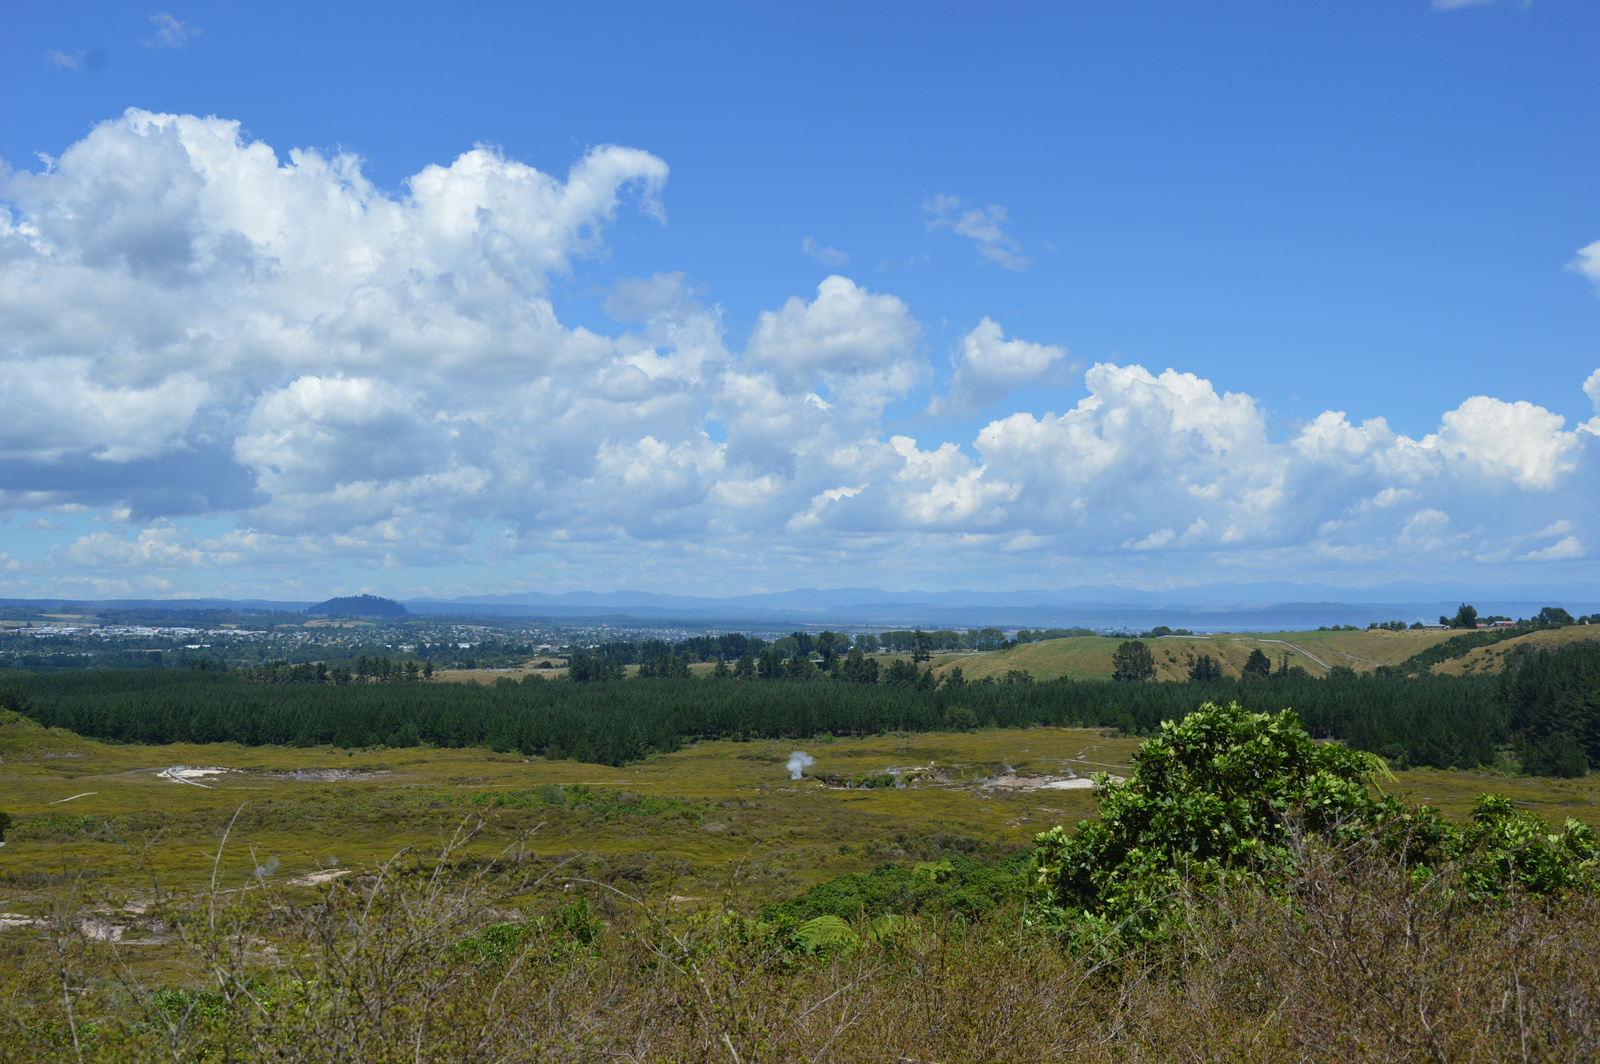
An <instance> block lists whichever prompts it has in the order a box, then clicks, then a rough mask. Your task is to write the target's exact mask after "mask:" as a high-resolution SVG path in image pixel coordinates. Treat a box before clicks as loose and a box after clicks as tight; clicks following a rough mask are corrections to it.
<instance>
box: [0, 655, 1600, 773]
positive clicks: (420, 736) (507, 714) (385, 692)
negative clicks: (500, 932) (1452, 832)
mask: <svg viewBox="0 0 1600 1064" xmlns="http://www.w3.org/2000/svg"><path fill="white" fill-rule="evenodd" d="M0 689H3V690H4V694H5V696H6V699H7V702H8V704H10V705H11V706H12V707H14V708H16V709H19V710H20V711H22V712H24V713H26V714H27V715H28V716H30V717H32V718H33V719H34V720H36V721H38V722H39V723H40V724H43V725H46V726H47V727H62V728H67V729H70V730H72V731H75V732H77V733H79V734H80V735H85V736H90V737H94V738H101V739H109V740H115V741H120V742H137V743H172V742H197V743H206V742H238V743H245V744H251V745H257V744H282V745H299V746H309V745H317V744H334V745H337V746H346V747H361V746H378V745H387V746H414V745H417V744H420V743H428V744H432V745H436V746H449V747H461V746H478V745H484V746H489V747H492V748H494V749H496V750H502V751H509V750H517V751H520V752H522V753H523V754H526V755H530V756H531V755H540V756H544V757H550V758H565V757H571V758H575V759H578V760H583V761H592V762H602V763H606V764H612V765H619V764H623V763H626V762H629V761H637V760H640V759H642V758H645V757H648V756H650V755H651V754H655V753H663V752H667V751H671V750H675V749H678V748H680V747H681V746H682V745H683V744H684V743H686V742H692V741H695V740H700V739H756V738H760V739H806V738H810V737H813V736H817V735H821V734H824V733H828V734H834V735H871V734H877V733H881V732H886V731H937V730H944V729H961V728H971V727H1005V728H1021V727H1028V726H1030V725H1033V724H1043V725H1057V726H1089V727H1109V728H1116V729H1119V730H1122V731H1124V732H1128V733H1136V734H1149V733H1150V732H1152V731H1154V730H1155V729H1156V728H1157V727H1158V726H1159V724H1160V722H1161V721H1164V720H1177V719H1180V718H1182V717H1183V716H1184V715H1186V714H1187V713H1188V712H1190V711H1191V710H1193V709H1194V708H1195V707H1197V706H1199V705H1200V704H1201V703H1203V702H1207V701H1219V702H1220V701H1238V702H1240V703H1242V704H1244V705H1245V706H1247V707H1249V708H1251V709H1255V710H1263V711H1267V710H1271V711H1276V710H1278V709H1282V708H1284V707H1290V708H1293V709H1294V710H1296V711H1297V712H1298V713H1299V714H1300V717H1301V719H1302V720H1303V721H1304V723H1305V725H1306V727H1307V729H1308V730H1309V731H1310V732H1311V733H1312V734H1313V735H1316V736H1319V737H1323V738H1335V739H1342V740H1345V741H1346V742H1348V743H1349V744H1350V745H1352V746H1354V747H1356V748H1358V749H1363V750H1370V751H1374V752H1377V753H1380V754H1382V755H1383V756H1384V757H1386V758H1389V759H1391V760H1394V761H1396V762H1398V763H1399V764H1401V765H1433V766H1436V767H1440V768H1445V767H1450V766H1460V767H1467V766H1475V765H1485V764H1496V763H1498V762H1499V761H1500V760H1501V758H1502V755H1503V751H1504V750H1506V749H1513V750H1516V751H1520V752H1521V755H1522V756H1523V757H1524V758H1525V759H1528V760H1529V761H1530V762H1531V763H1537V764H1538V765H1540V766H1542V767H1543V768H1544V770H1545V771H1548V772H1552V773H1559V774H1575V773H1577V772H1581V771H1584V770H1586V769H1587V766H1588V763H1589V762H1590V761H1591V760H1596V759H1600V647H1595V646H1581V645H1580V646H1573V647H1568V648H1566V649H1563V650H1560V651H1556V652H1553V653H1550V654H1546V655H1540V656H1539V657H1538V658H1536V659H1534V660H1532V661H1530V662H1529V663H1528V664H1527V665H1525V666H1523V667H1522V668H1520V669H1518V670H1516V671H1515V672H1512V673H1508V674H1507V675H1506V676H1505V677H1441V676H1419V677H1412V678H1401V677H1379V676H1366V677H1359V678H1358V677H1354V676H1350V675H1345V676H1340V677H1336V678H1332V679H1323V680H1319V679H1312V678H1309V677H1306V676H1304V675H1289V676H1282V677H1278V676H1274V677H1270V678H1263V679H1255V680H1244V681H1241V680H1226V679H1224V680H1218V681H1214V682H1177V683H1116V682H1102V681H1084V682H1073V681H1068V680H1057V681H1051V682H1048V683H1026V682H1017V683H998V684H965V685H959V686H951V685H948V684H944V685H939V686H931V685H929V686H924V685H920V684H918V685H891V684H855V683H843V682H839V681H835V680H828V679H820V678H819V679H812V680H769V681H763V680H739V679H732V678H707V679H692V678H681V677H664V678H649V679H634V680H613V681H610V682H596V683H575V682H572V681H550V680H543V679H529V680H525V681H523V682H521V683H513V682H511V681H509V680H508V681H505V682H501V683H496V684H494V685H489V686H485V685H479V684H442V683H429V682H426V681H422V680H405V679H396V680H393V681H392V682H387V683H349V684H331V683H305V684H297V683H287V684H274V683H258V682H251V680H250V679H248V678H247V677H246V676H244V675H241V674H237V673H220V672H205V671H196V670H162V669H152V670H140V671H130V670H103V671H102V670H92V671H84V672H74V673H66V672H63V673H55V674H49V675H41V674H35V673H10V674H6V675H3V676H0Z"/></svg>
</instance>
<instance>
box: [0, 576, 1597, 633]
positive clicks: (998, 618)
mask: <svg viewBox="0 0 1600 1064" xmlns="http://www.w3.org/2000/svg"><path fill="white" fill-rule="evenodd" d="M1462 602H1470V603H1472V604H1473V605H1475V606H1477V608H1478V612H1479V613H1480V614H1504V615H1507V616H1511V617H1531V616H1533V615H1534V614H1536V613H1538V612H1539V610H1540V609H1542V608H1543V607H1545V606H1561V607H1564V608H1565V609H1567V610H1569V611H1570V612H1572V613H1574V614H1577V615H1585V614H1590V613H1596V612H1600V583H1591V584H1573V585H1565V586H1552V585H1511V586H1501V587H1496V586H1492V585H1487V586H1485V585H1468V584H1444V583H1440V584H1429V583H1422V582H1407V583H1392V584H1384V585H1379V586H1375V587H1368V588H1338V587H1333V586H1330V585H1326V584H1296V583H1291V582H1288V581H1274V582H1262V583H1249V584H1246V583H1234V584H1204V585H1199V586H1194V587H1185V588H1171V589H1163V590H1157V591H1145V590H1139V589H1134V588H1124V587H1115V586H1107V585H1099V586H1083V587H1073V588H1063V589H1018V590H1010V591H970V590H956V591H885V590H883V589H881V588H859V587H852V588H825V589H819V588H796V589H793V590H789V591H778V592H759V593H754V594H742V595H729V596H725V597H715V598H714V597H710V596H696V595H670V594H662V593H660V592H653V591H569V592H561V593H543V592H521V593H515V594H505V595H470V596H464V597H461V598H454V599H429V598H423V599H411V600H407V601H406V602H405V603H404V605H402V604H401V603H399V602H395V601H393V600H391V599H383V598H379V597H377V596H373V595H357V596H346V597H342V598H335V599H329V600H328V601H327V602H322V603H317V604H315V605H309V606H308V605H307V604H305V603H300V602H264V601H261V600H248V601H229V600H225V599H199V600H196V599H187V600H181V599H122V600H110V601H107V600H100V601H91V602H77V603H73V602H71V601H70V600H66V599H57V598H34V599H0V607H4V606H34V607H45V608H55V607H57V606H69V605H78V606H87V607H92V608H100V609H107V608H110V609H132V608H146V609H157V608H161V609H168V610H172V611H174V612H181V611H186V610H192V611H196V612H197V613H198V611H202V610H207V609H210V610H216V609H231V610H237V611H239V612H260V611H273V612H297V613H298V612H301V611H304V612H305V613H306V614H318V613H321V614H329V615H331V614H335V613H337V614H341V615H345V616H366V617H378V618H399V617H406V616H418V615H421V616H428V617H446V616H455V617H481V618H501V619H506V620H511V619H526V620H544V621H552V622H557V623H560V622H571V623H577V622H581V623H586V624H594V625H605V624H610V625H616V626H618V627H627V626H630V625H639V624H645V625H663V626H670V625H674V624H681V625H683V626H685V627H706V628H722V629H747V630H772V629H779V628H784V629H787V628H792V627H811V628H817V627H827V626H829V625H836V626H839V627H853V628H916V627H922V628H975V627H987V626H994V627H1000V628H1071V627H1079V626H1082V627H1086V628H1096V629H1101V630H1107V629H1114V630H1118V631H1121V630H1126V629H1136V630H1141V631H1142V630H1147V629H1149V628H1153V627H1155V626H1156V625H1161V624H1164V625H1168V626H1169V627H1173V628H1190V629H1194V630H1199V631H1226V630H1234V631H1252V630H1253V631H1263V630H1269V629H1272V630H1303V629H1307V628H1316V627H1318V626H1321V625H1344V624H1354V625H1357V626H1359V627H1362V628H1364V627H1366V626H1367V624H1368V623H1369V622H1372V621H1390V620H1403V621H1406V622H1407V623H1409V622H1411V621H1418V620H1420V621H1425V622H1427V621H1435V620H1437V619H1438V617H1439V616H1440V615H1441V614H1445V615H1453V614H1454V613H1455V612H1456V608H1457V606H1459V605H1460V604H1461V603H1462Z"/></svg>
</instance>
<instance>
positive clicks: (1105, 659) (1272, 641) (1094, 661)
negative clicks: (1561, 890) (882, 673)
mask: <svg viewBox="0 0 1600 1064" xmlns="http://www.w3.org/2000/svg"><path fill="white" fill-rule="evenodd" d="M1459 634H1461V633H1459V632H1410V631H1407V632H1389V631H1382V630H1366V631H1360V632H1263V633H1228V634H1221V635H1209V636H1167V637H1165V638H1162V639H1146V640H1143V642H1144V643H1145V644H1147V645H1148V646H1149V647H1150V651H1151V653H1152V654H1153V655H1154V657H1155V663H1156V678H1157V679H1159V680H1183V679H1187V678H1188V670H1189V665H1190V663H1191V662H1192V661H1193V660H1194V659H1195V658H1197V657H1199V656H1200V655H1202V654H1209V655H1211V656H1212V657H1213V658H1215V659H1217V660H1218V661H1220V662H1221V663H1222V671H1223V673H1224V674H1225V675H1227V676H1229V677H1237V676H1239V675H1240V672H1241V670H1242V668H1243V666H1244V663H1245V660H1246V659H1247V658H1248V657H1249V656H1250V652H1251V651H1252V650H1254V649H1256V648H1257V647H1259V648H1260V649H1261V650H1262V652H1263V653H1265V654H1266V655H1267V656H1268V657H1270V658H1271V659H1272V664H1273V668H1274V669H1277V668H1278V667H1279V665H1280V663H1281V662H1282V661H1283V660H1284V658H1285V656H1287V659H1288V662H1289V664H1290V665H1299V666H1301V667H1303V668H1304V669H1305V670H1306V671H1307V672H1309V673H1311V675H1313V676H1324V675H1326V674H1327V672H1328V670H1329V669H1330V668H1333V667H1335V666H1339V665H1343V666H1345V667H1347V668H1351V669H1354V670H1356V671H1357V672H1370V671H1371V670H1373V669H1375V668H1377V667H1378V666H1379V665H1391V666H1392V665H1398V664H1400V663H1401V662H1402V661H1405V660H1406V659H1407V658H1409V657H1411V656H1412V655H1413V654H1416V653H1418V652H1420V651H1422V650H1425V649H1427V648H1428V647H1431V646H1436V645H1438V644H1439V643H1442V642H1444V641H1445V640H1446V639H1449V638H1450V637H1451V636H1453V635H1459ZM1586 639H1588V640H1597V639H1600V633H1597V632H1596V631H1595V630H1594V629H1592V628H1590V627H1587V626H1584V627H1574V628H1561V629H1555V630H1550V631H1534V632H1529V633H1528V634H1526V635H1522V636H1518V637H1516V638H1515V639H1509V640H1506V641H1505V642H1503V643H1497V644H1495V645H1494V646H1490V647H1482V648H1479V649H1477V650H1473V651H1471V652H1470V653H1468V654H1466V655H1465V656H1463V657H1460V658H1452V659H1450V660H1448V661H1445V662H1443V663H1441V664H1439V665H1437V666H1435V667H1434V669H1433V671H1434V672H1437V673H1449V674H1454V675H1459V674H1461V673H1463V672H1483V671H1491V672H1497V671H1499V669H1500V668H1501V667H1502V666H1503V664H1504V662H1505V660H1506V658H1507V656H1508V655H1514V654H1515V653H1516V652H1517V648H1518V647H1522V646H1529V645H1537V646H1543V645H1547V644H1548V645H1559V644H1565V643H1570V642H1575V641H1581V640H1586ZM1121 642H1122V640H1120V639H1107V638H1104V637H1101V636H1089V637H1083V638H1077V639H1052V640H1048V641H1046V642H1043V643H1027V644H1024V645H1022V646H1019V647H1013V648H1012V649H1010V650H997V651H992V652H989V653H971V654H942V655H939V656H937V657H936V658H935V659H934V666H935V671H937V672H938V673H939V674H940V675H943V674H945V673H947V672H948V671H949V670H950V669H951V668H954V667H956V666H960V668H961V671H962V673H963V674H964V675H965V676H966V678H967V679H969V680H976V679H981V678H982V677H985V676H993V677H995V678H996V679H998V678H1000V677H1003V676H1004V675H1005V674H1006V673H1007V672H1008V671H1010V670H1012V669H1022V670H1026V671H1027V672H1029V673H1030V674H1032V676H1033V678H1034V679H1035V680H1051V679H1055V678H1056V677H1058V676H1068V677H1071V678H1073V679H1078V680H1090V679H1100V680H1103V679H1109V678H1110V676H1111V673H1112V665H1111V655H1112V652H1113V651H1115V650H1116V648H1117V647H1118V646H1119V645H1120V644H1121Z"/></svg>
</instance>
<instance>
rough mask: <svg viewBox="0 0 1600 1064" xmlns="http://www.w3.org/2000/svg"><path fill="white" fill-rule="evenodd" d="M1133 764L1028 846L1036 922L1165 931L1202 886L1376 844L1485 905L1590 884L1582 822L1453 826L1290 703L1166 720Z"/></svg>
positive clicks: (1497, 801)
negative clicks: (1325, 848) (1068, 824)
mask: <svg viewBox="0 0 1600 1064" xmlns="http://www.w3.org/2000/svg"><path fill="white" fill-rule="evenodd" d="M1132 764H1133V774H1132V776H1131V777H1129V778H1128V779H1126V780H1120V781H1119V780H1113V779H1111V778H1110V777H1108V776H1105V775H1100V776H1098V777H1096V784H1097V785H1098V800H1099V804H1100V819H1098V820H1092V821H1085V822H1083V823H1082V824H1080V825H1079V827H1078V829H1077V831H1076V832H1074V833H1071V834H1069V833H1068V832H1067V831H1066V830H1065V829H1063V828H1061V827H1056V828H1053V829H1051V830H1050V831H1046V832H1042V833H1041V834H1039V835H1038V836H1037V837H1036V839H1035V843H1036V846H1037V849H1036V854H1035V859H1036V861H1037V873H1036V881H1035V888H1036V897H1037V898H1038V900H1039V901H1040V902H1041V903H1042V907H1043V916H1042V918H1043V920H1044V921H1045V922H1047V923H1056V924H1058V925H1060V926H1062V927H1063V928H1064V929H1066V930H1068V931H1069V932H1070V933H1071V934H1073V935H1074V936H1075V937H1077V936H1082V937H1083V938H1084V940H1085V941H1093V940H1105V939H1108V938H1110V937H1113V936H1115V937H1119V938H1124V939H1129V938H1133V939H1138V938H1152V937H1159V936H1160V935H1161V934H1163V933H1164V931H1165V930H1166V928H1167V924H1168V921H1169V919H1170V917H1171V914H1172V904H1171V902H1172V899H1174V898H1176V897H1178V896H1180V895H1185V894H1188V893H1190V892H1192V890H1193V889H1194V888H1195V887H1207V886H1212V885H1232V884H1239V883H1246V882H1248V883H1254V884H1260V885H1264V886H1266V887H1268V888H1269V889H1274V888H1278V887H1281V885H1282V884H1283V882H1284V881H1285V879H1286V877H1287V876H1288V875H1290V874H1291V873H1292V872H1293V871H1294V870H1295V868H1296V867H1297V865H1298V864H1299V863H1300V861H1301V860H1302V858H1303V856H1304V854H1305V853H1306V851H1307V847H1308V846H1314V845H1317V844H1319V843H1326V844H1333V845H1341V846H1352V845H1363V844H1365V845H1376V846H1378V847H1380V848H1382V849H1383V850H1384V851H1385V852H1386V853H1389V854H1391V855H1392V856H1393V857H1394V859H1396V860H1398V861H1401V862H1402V863H1404V864H1406V865H1408V866H1411V867H1412V868H1413V871H1414V874H1420V875H1436V874H1440V873H1443V872H1447V871H1448V872H1449V873H1451V874H1454V875H1457V876H1459V877H1460V882H1461V884H1462V889H1463V890H1464V891H1465V892H1466V893H1467V894H1468V895H1470V896H1471V897H1472V898H1475V899H1478V900H1483V899H1489V898H1493V897H1497V896H1499V895H1501V894H1504V893H1505V892H1506V891H1508V890H1513V889H1520V890H1524V891H1528V892H1533V893H1550V892H1554V891H1560V890H1566V889H1573V888H1581V889H1593V887H1594V886H1595V882H1596V871H1597V865H1600V845H1597V840H1596V837H1595V834H1594V832H1593V831H1591V830H1590V829H1589V828H1588V827H1586V826H1584V825H1583V824H1581V823H1579V822H1578V821H1576V820H1571V819H1569V820H1568V821H1567V823H1566V825H1565V828H1564V830H1563V831H1561V832H1559V833H1555V832H1551V830H1550V829H1549V826H1548V825H1547V824H1545V822H1544V821H1543V819H1542V818H1540V817H1538V816H1535V815H1533V814H1530V813H1526V812H1523V811H1520V810H1518V809H1516V808H1515V807H1514V805H1513V804H1512V803H1511V801H1510V800H1509V799H1507V798H1503V797H1500V796H1497V795H1485V796H1483V797H1482V798H1480V799H1479V802H1478V805H1477V808H1476V809H1475V811H1474V813H1473V815H1472V818H1471V820H1470V822H1469V823H1468V824H1466V825H1464V826H1460V827H1457V826H1454V825H1451V824H1449V823H1447V822H1446V821H1444V820H1443V818H1441V817H1440V816H1439V815H1438V814H1437V813H1436V812H1434V811H1433V810H1430V809H1429V808H1428V807H1426V806H1422V807H1418V808H1409V807H1407V806H1405V805H1404V804H1403V803H1402V802H1400V801H1399V800H1398V799H1395V798H1393V797H1390V796H1386V795H1383V794H1382V793H1381V792H1375V791H1374V789H1373V787H1372V777H1373V775H1374V774H1375V773H1382V774H1387V769H1386V768H1385V767H1384V766H1383V764H1382V762H1381V761H1379V760H1377V759H1375V758H1373V757H1372V756H1371V755H1368V754H1363V753H1359V752H1357V751H1353V750H1349V749H1346V748H1345V747H1343V746H1340V745H1337V744H1334V743H1322V742H1317V741H1315V740H1313V739H1312V738H1311V737H1310V736H1309V735H1308V734H1307V733H1306V731H1305V729H1304V728H1302V727H1301V726H1300V722H1299V719H1298V718H1297V717H1296V715H1295V714H1294V712H1293V711H1292V710H1287V709H1286V710H1284V711H1282V712H1281V713H1277V714H1266V713H1250V712H1248V711H1246V710H1245V709H1243V708H1242V707H1241V706H1239V705H1237V704H1230V705H1226V706H1219V705H1215V704H1211V703H1207V704H1205V705H1203V706H1201V707H1200V708H1199V709H1198V710H1197V711H1195V712H1194V713H1191V714H1189V715H1188V716H1187V717H1185V718H1184V719H1183V720H1181V721H1177V722H1171V721H1168V722H1165V723H1163V724H1162V726H1161V730H1160V733H1159V734H1158V735H1156V736H1155V737H1154V738H1152V739H1150V740H1148V741H1147V742H1145V743H1144V744H1143V745H1142V746H1141V747H1140V748H1139V752H1138V753H1137V754H1135V755H1134V757H1133V759H1132Z"/></svg>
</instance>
